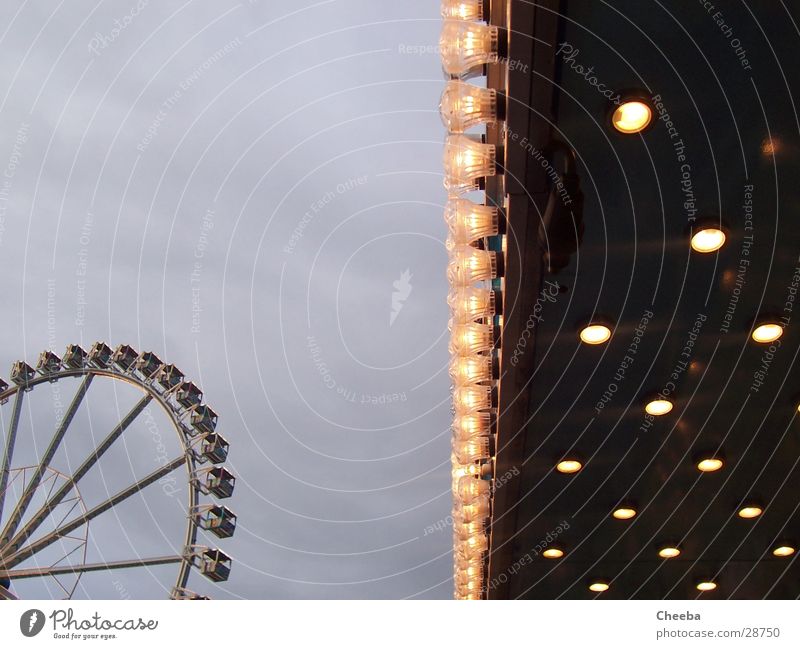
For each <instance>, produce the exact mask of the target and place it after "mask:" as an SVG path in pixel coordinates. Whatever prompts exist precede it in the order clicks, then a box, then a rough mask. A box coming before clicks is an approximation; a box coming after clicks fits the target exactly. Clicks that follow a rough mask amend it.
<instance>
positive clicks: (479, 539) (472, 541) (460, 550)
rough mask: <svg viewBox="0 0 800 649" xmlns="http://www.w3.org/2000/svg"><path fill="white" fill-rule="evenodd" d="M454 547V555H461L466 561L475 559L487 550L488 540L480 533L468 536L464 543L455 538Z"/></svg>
mask: <svg viewBox="0 0 800 649" xmlns="http://www.w3.org/2000/svg"><path fill="white" fill-rule="evenodd" d="M454 545H455V551H456V555H461V556H463V557H465V558H467V559H476V558H479V557H480V556H481V555H482V554H483V553H484V552H487V551H488V550H489V539H488V538H487V537H486V534H483V533H481V534H476V535H474V536H470V537H469V538H468V539H466V540H464V541H461V540H459V539H458V538H455V539H454Z"/></svg>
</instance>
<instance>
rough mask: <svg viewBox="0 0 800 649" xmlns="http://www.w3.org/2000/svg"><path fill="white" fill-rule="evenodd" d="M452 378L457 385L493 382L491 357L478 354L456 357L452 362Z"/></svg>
mask: <svg viewBox="0 0 800 649" xmlns="http://www.w3.org/2000/svg"><path fill="white" fill-rule="evenodd" d="M450 378H451V379H452V380H453V383H454V384H455V385H465V384H468V383H485V382H487V381H491V380H492V358H491V356H485V355H477V354H476V355H473V356H454V357H453V359H452V360H451V361H450Z"/></svg>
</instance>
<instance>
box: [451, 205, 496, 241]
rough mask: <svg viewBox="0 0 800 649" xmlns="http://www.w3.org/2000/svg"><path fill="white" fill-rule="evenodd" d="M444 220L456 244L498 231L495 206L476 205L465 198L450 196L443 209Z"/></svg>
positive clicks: (476, 239)
mask: <svg viewBox="0 0 800 649" xmlns="http://www.w3.org/2000/svg"><path fill="white" fill-rule="evenodd" d="M444 220H445V223H447V227H448V228H449V229H450V236H451V238H452V239H453V243H454V244H456V245H466V244H470V243H474V242H475V241H478V240H480V239H484V238H485V237H492V236H494V235H496V234H498V233H499V229H500V225H499V221H500V218H499V215H498V210H497V208H496V207H489V206H488V205H478V204H477V203H473V202H472V201H470V200H467V199H465V198H451V199H450V200H449V201H447V205H446V207H445V209H444Z"/></svg>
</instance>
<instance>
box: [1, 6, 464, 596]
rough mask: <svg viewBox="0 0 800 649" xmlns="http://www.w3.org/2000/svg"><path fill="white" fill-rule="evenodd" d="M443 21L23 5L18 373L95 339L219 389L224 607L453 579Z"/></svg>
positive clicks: (400, 589) (7, 270)
mask: <svg viewBox="0 0 800 649" xmlns="http://www.w3.org/2000/svg"><path fill="white" fill-rule="evenodd" d="M438 30H439V19H438V2H431V1H430V0H408V1H406V2H400V3H397V2H375V1H374V0H328V1H322V2H320V1H317V2H312V1H309V0H294V1H293V2H291V3H280V2H274V1H272V2H268V1H267V0H260V1H258V0H251V1H249V2H248V1H246V0H245V1H244V2H238V1H236V0H217V1H215V2H201V1H199V0H198V1H194V2H193V1H189V2H181V1H178V0H175V1H173V0H158V1H155V0H150V2H146V1H145V0H106V1H100V2H90V1H88V0H87V1H85V2H67V1H66V0H62V1H61V2H52V1H47V0H33V1H30V0H29V1H26V2H20V1H18V0H5V1H4V2H3V3H2V4H0V47H1V48H2V50H1V51H2V55H3V57H2V58H3V65H2V66H0V93H1V94H2V97H0V167H2V169H0V174H2V176H3V177H2V178H0V259H2V273H3V278H2V279H3V281H2V282H0V301H2V304H3V315H4V318H3V335H2V336H0V365H2V366H3V367H5V368H7V369H5V370H3V375H5V376H6V378H7V377H8V372H9V370H10V366H11V363H12V361H14V360H16V359H18V358H24V359H26V360H27V361H28V362H29V363H31V364H33V363H34V362H35V360H36V356H37V355H38V353H39V351H41V350H43V349H46V348H53V349H54V350H55V351H57V352H58V353H61V352H62V351H63V348H64V347H65V346H66V345H67V344H68V343H71V342H81V343H83V344H84V345H85V346H87V347H88V346H89V345H90V344H91V342H92V341H94V340H98V339H100V340H105V341H107V342H108V343H109V344H111V345H112V346H114V345H116V344H119V343H129V344H131V345H133V346H134V347H135V348H136V349H138V350H152V351H154V352H156V353H157V354H158V355H159V356H161V357H162V358H163V359H164V360H166V361H168V362H172V363H175V364H176V365H178V366H179V367H180V368H181V369H182V370H183V371H184V372H185V373H186V375H187V376H189V377H191V378H193V379H195V380H196V381H197V383H198V384H199V385H200V386H201V387H202V389H203V391H204V393H205V395H206V399H207V401H208V403H209V404H210V405H211V406H212V407H213V408H215V409H216V410H217V412H218V413H219V414H220V426H219V429H220V431H221V432H222V433H223V434H224V435H225V436H226V437H227V438H228V439H229V441H230V442H231V457H230V464H231V465H232V468H233V470H234V472H235V473H236V474H237V476H238V477H239V482H238V485H237V493H236V494H235V497H234V498H233V499H232V500H230V501H228V502H229V506H230V507H231V509H233V510H234V511H235V512H236V513H237V514H238V515H239V526H238V529H237V532H236V535H235V537H234V538H233V539H231V540H227V541H220V542H219V546H220V548H221V549H224V550H225V551H226V552H229V553H230V554H231V555H232V556H233V557H234V559H235V564H234V568H233V573H232V576H231V579H230V581H228V582H227V583H225V584H223V587H222V588H216V587H212V586H211V585H208V587H207V588H206V586H205V583H206V582H203V581H202V580H194V581H193V582H192V585H193V586H196V587H197V588H198V589H204V590H205V591H207V592H210V593H212V594H213V596H214V597H245V598H259V597H264V598H282V597H300V598H337V597H338V598H343V597H359V598H360V597H364V598H372V597H391V598H395V597H415V596H417V597H450V596H451V593H452V582H451V575H452V560H451V556H450V549H451V544H452V540H451V532H450V530H449V529H440V530H438V531H435V532H433V533H431V532H430V529H431V528H430V526H438V527H439V528H441V527H442V524H441V523H439V521H442V520H444V519H446V517H447V516H448V514H449V512H450V494H449V487H450V482H449V428H448V423H449V416H450V415H449V391H448V385H449V379H448V376H447V371H446V364H447V360H448V359H447V340H446V321H447V307H446V302H445V296H446V290H447V287H446V280H445V274H444V269H445V264H446V255H445V252H444V248H443V239H444V234H445V233H444V230H445V228H444V225H443V221H442V217H441V207H442V203H443V201H444V194H443V189H442V186H441V162H440V161H441V142H442V139H443V128H442V126H441V124H440V121H439V118H438V114H437V105H438V98H439V94H440V92H441V89H442V83H443V82H442V75H441V71H440V65H439V59H438V56H437V54H436V52H435V50H434V48H433V47H432V45H433V44H434V43H435V42H436V40H437V38H438ZM48 292H50V295H51V307H50V313H49V314H48ZM393 297H394V301H393ZM44 390H47V388H46V387H45V388H44ZM66 390H67V388H65V391H66ZM47 394H50V393H49V392H48V393H47ZM48 398H49V397H48ZM135 398H136V395H132V396H124V397H120V399H119V400H117V401H116V403H115V402H114V400H112V399H100V398H96V397H95V398H94V399H93V400H92V401H91V403H92V404H93V412H94V413H95V414H94V417H95V418H99V419H103V418H105V419H107V420H108V422H109V425H111V423H113V422H112V420H113V418H114V417H115V416H116V415H117V412H118V411H119V412H122V413H124V411H125V409H126V408H127V407H128V405H130V404H132V403H133V402H134V401H135ZM32 403H34V402H32ZM9 405H10V404H7V405H5V406H3V409H2V410H3V416H4V420H5V421H7V420H8V412H9ZM82 416H84V415H82ZM85 416H86V417H87V419H86V421H87V422H88V423H87V424H86V425H87V426H88V425H90V423H91V422H90V418H89V415H88V414H86V415H85ZM29 417H34V419H32V420H31V421H34V420H35V413H34V414H33V415H31V414H29ZM50 418H51V419H52V417H50ZM100 428H102V427H99V428H98V431H99V430H100ZM34 429H36V426H31V431H34ZM103 430H105V429H103ZM30 434H31V435H35V434H36V433H35V432H31V433H30ZM42 434H43V435H47V434H48V433H47V431H42ZM97 434H98V435H99V434H100V432H98V433H97ZM26 436H27V435H26ZM136 439H137V438H136V437H135V435H134V436H132V437H131V439H130V440H129V443H128V444H127V445H126V446H127V447H128V448H135V446H136V443H135V440H136ZM139 439H141V437H140V438H139ZM70 444H79V443H78V442H77V441H72V442H70ZM72 448H74V447H72ZM147 452H149V450H148V451H146V452H145V456H146V453H147ZM126 453H127V454H128V455H129V456H130V455H136V454H137V453H138V451H135V450H134V451H126ZM78 455H80V453H78ZM20 457H22V456H20ZM115 458H117V459H116V461H119V462H123V461H124V459H125V458H124V457H121V456H120V457H117V456H114V457H111V458H109V462H113V461H115ZM75 459H79V458H78V457H77V456H76V458H75ZM20 461H21V460H20ZM15 464H17V463H16V462H15ZM144 465H145V466H143V467H142V468H143V469H145V471H146V470H148V467H147V466H146V462H144ZM151 469H152V467H150V469H149V470H151ZM112 473H113V472H112ZM140 475H141V474H140ZM93 484H94V483H89V484H88V487H91V486H92V485H93ZM95 488H96V489H99V490H100V492H98V493H95V494H84V496H85V498H86V499H87V500H88V499H89V498H94V499H95V500H101V499H102V498H103V497H104V496H105V495H106V494H104V493H102V485H101V484H99V483H98V484H97V485H95ZM161 500H163V499H161ZM226 504H227V503H226ZM153 506H154V507H161V508H163V513H164V514H165V515H169V516H174V520H177V521H179V523H180V525H182V524H183V521H182V519H181V516H182V515H183V514H181V512H180V511H176V510H175V507H174V503H168V504H158V503H156V504H155V505H153ZM132 519H133V520H134V521H135V520H136V519H135V517H132ZM437 524H438V525H437ZM180 525H178V526H177V527H176V534H177V538H180V535H181V531H180V529H178V528H180ZM136 526H137V527H147V521H145V522H141V524H140V523H139V522H137V523H136ZM426 528H427V529H426ZM426 531H427V533H426ZM97 534H98V535H101V534H102V528H101V527H100V526H98V528H97ZM173 536H174V535H173ZM109 544H110V542H106V541H105V540H104V539H103V537H102V536H98V537H97V547H96V548H95V551H96V552H100V554H101V555H102V556H103V557H105V558H109V559H110V558H115V557H114V556H113V555H114V552H113V551H112V550H113V549H112V548H109ZM117 558H119V557H117ZM126 558H129V557H126ZM126 578H127V580H128V581H127V582H126V583H127V584H129V585H128V586H127V587H126V592H127V590H130V591H131V592H133V593H135V594H136V595H138V596H146V595H148V594H149V595H151V596H160V594H159V593H158V592H157V589H150V590H148V591H146V592H141V591H140V590H136V583H137V582H136V579H137V577H136V574H135V573H133V572H131V573H127V577H126ZM147 583H149V582H147ZM96 586H97V589H98V590H97V591H95V592H91V591H86V592H84V594H83V596H87V595H97V594H98V593H99V594H100V595H103V596H114V595H113V590H109V588H110V586H109V585H108V581H107V580H106V581H105V582H100V581H98V582H97V583H96ZM116 590H117V591H119V590H120V588H119V584H117V587H116ZM123 594H124V593H123Z"/></svg>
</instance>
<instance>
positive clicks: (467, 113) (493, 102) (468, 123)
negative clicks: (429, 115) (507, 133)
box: [439, 79, 497, 133]
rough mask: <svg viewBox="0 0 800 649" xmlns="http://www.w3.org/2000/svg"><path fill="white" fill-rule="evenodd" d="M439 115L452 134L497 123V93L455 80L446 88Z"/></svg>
mask: <svg viewBox="0 0 800 649" xmlns="http://www.w3.org/2000/svg"><path fill="white" fill-rule="evenodd" d="M439 114H440V115H441V116H442V122H443V123H444V126H445V128H446V129H447V130H448V131H450V132H451V133H463V132H464V131H468V130H469V129H471V128H474V127H476V126H480V125H481V124H491V123H493V122H496V121H497V91H496V90H494V89H492V88H481V87H480V86H475V85H473V84H471V83H467V82H465V81H459V80H455V79H454V80H452V81H449V82H448V83H447V85H446V86H445V88H444V92H443V93H442V100H441V101H440V102H439Z"/></svg>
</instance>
